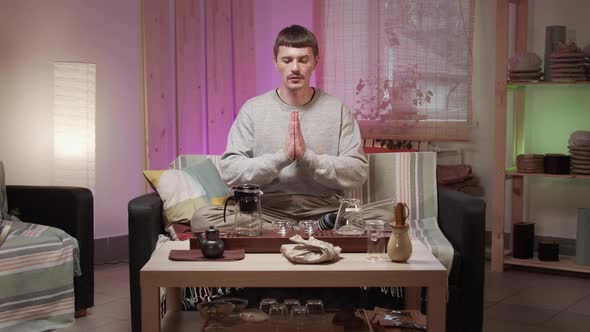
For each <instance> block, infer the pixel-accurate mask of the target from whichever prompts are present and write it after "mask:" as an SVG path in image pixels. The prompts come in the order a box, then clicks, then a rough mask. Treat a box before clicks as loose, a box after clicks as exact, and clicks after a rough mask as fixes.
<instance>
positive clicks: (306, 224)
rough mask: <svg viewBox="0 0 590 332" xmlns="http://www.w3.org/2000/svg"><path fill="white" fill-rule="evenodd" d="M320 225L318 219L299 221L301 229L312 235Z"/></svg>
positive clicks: (304, 232)
mask: <svg viewBox="0 0 590 332" xmlns="http://www.w3.org/2000/svg"><path fill="white" fill-rule="evenodd" d="M319 227H320V226H319V224H318V221H317V220H301V221H300V222H299V230H300V231H301V232H302V233H303V234H305V235H307V236H312V235H313V234H314V233H315V232H316V231H317V230H318V228H319Z"/></svg>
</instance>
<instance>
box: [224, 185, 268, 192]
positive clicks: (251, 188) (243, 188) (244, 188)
mask: <svg viewBox="0 0 590 332" xmlns="http://www.w3.org/2000/svg"><path fill="white" fill-rule="evenodd" d="M231 189H232V190H233V191H237V192H241V193H246V194H260V193H262V192H261V191H260V186H259V185H257V184H251V183H246V184H240V185H237V186H233V187H231Z"/></svg>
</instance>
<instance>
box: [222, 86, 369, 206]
mask: <svg viewBox="0 0 590 332" xmlns="http://www.w3.org/2000/svg"><path fill="white" fill-rule="evenodd" d="M293 110H298V111H299V122H300V126H301V131H302V133H303V138H304V140H305V145H306V151H305V155H304V156H303V159H301V160H299V161H292V160H290V159H289V157H288V155H287V152H286V151H285V148H284V145H285V139H286V137H287V132H288V128H289V120H290V113H291V112H292V111H293ZM220 166H221V175H222V177H223V180H224V181H225V182H226V183H227V184H228V185H230V186H233V185H237V184H243V183H254V184H258V185H260V186H262V191H263V192H264V193H289V194H307V195H316V196H323V197H327V196H333V195H334V194H338V195H341V194H343V192H344V190H347V189H352V188H356V187H358V186H359V185H361V184H362V183H363V182H364V181H365V179H366V177H367V168H368V163H367V158H366V156H365V155H364V153H363V149H362V144H361V136H360V130H359V127H358V124H357V123H356V121H355V119H354V118H353V116H352V114H351V112H350V110H349V109H348V108H347V107H346V106H345V105H344V104H343V103H342V102H341V101H340V100H338V99H337V98H335V97H333V96H330V95H328V94H326V93H324V92H322V91H320V90H319V89H315V94H314V96H313V98H312V99H311V101H310V102H309V103H307V104H305V105H303V106H291V105H288V104H286V103H284V102H283V101H282V100H281V99H280V98H279V97H278V95H277V92H276V90H272V91H269V92H267V93H265V94H263V95H260V96H257V97H254V98H252V99H250V100H248V101H247V102H246V103H245V104H244V106H243V107H242V108H241V110H240V113H239V114H238V116H237V118H236V120H235V122H234V124H233V126H232V128H231V130H230V132H229V136H228V140H227V149H226V151H225V153H224V154H223V156H222V158H221V163H220Z"/></svg>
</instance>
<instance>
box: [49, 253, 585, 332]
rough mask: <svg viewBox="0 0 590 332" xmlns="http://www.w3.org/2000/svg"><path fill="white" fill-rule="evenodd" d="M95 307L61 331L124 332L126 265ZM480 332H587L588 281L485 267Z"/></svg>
mask: <svg viewBox="0 0 590 332" xmlns="http://www.w3.org/2000/svg"><path fill="white" fill-rule="evenodd" d="M94 277H95V287H96V289H95V307H94V308H93V309H92V310H91V311H90V314H89V315H88V316H86V317H83V318H78V319H77V320H76V323H75V324H74V326H72V327H70V328H67V329H62V330H59V331H60V332H62V331H63V332H65V331H68V332H69V331H84V332H94V331H105V332H106V331H109V332H118V331H130V330H131V323H130V318H129V317H130V314H129V311H130V310H129V272H128V266H127V264H124V263H122V264H116V265H102V266H96V267H95V275H94ZM484 310H485V313H484V317H485V318H484V331H486V332H491V331H493V332H496V331H499V332H500V331H501V332H512V331H518V332H529V331H536V332H550V331H551V332H554V331H559V332H570V331H571V332H574V331H575V332H577V331H580V332H581V331H584V332H588V331H590V278H589V277H588V276H564V275H555V274H547V273H539V272H527V271H514V270H507V271H505V272H504V273H492V272H490V271H489V264H488V265H487V266H486V281H485V309H484Z"/></svg>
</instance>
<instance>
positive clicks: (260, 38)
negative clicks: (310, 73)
mask: <svg viewBox="0 0 590 332" xmlns="http://www.w3.org/2000/svg"><path fill="white" fill-rule="evenodd" d="M312 3H313V0H302V1H273V0H255V1H254V9H255V10H254V31H255V39H256V94H262V93H264V92H267V91H268V90H271V89H274V88H278V87H279V86H280V85H281V79H280V77H279V75H278V73H277V72H276V71H275V68H274V64H273V59H272V56H273V54H272V49H273V46H274V42H275V38H276V36H277V34H278V33H279V31H281V29H283V28H284V27H286V26H289V25H292V24H299V25H302V26H304V27H306V28H308V29H310V30H311V29H312V23H313V20H312V19H313V4H312ZM320 49H321V45H320ZM311 85H312V86H313V85H315V76H314V77H312V79H311Z"/></svg>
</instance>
